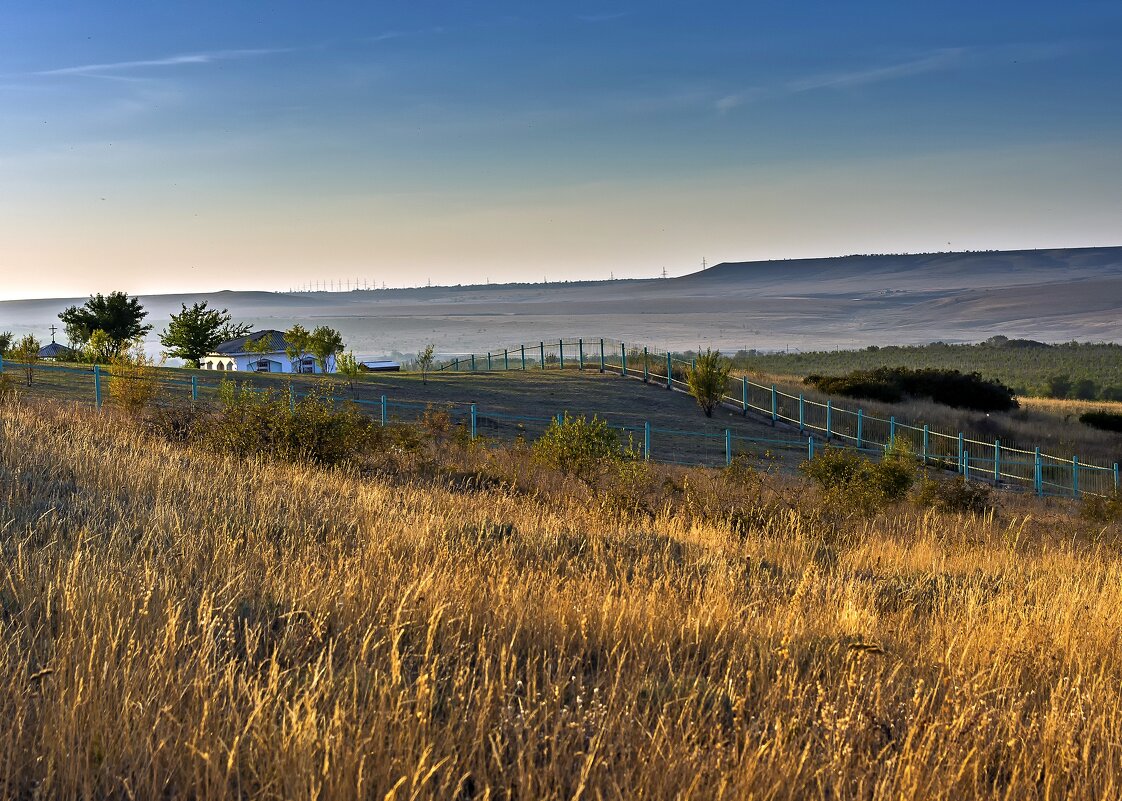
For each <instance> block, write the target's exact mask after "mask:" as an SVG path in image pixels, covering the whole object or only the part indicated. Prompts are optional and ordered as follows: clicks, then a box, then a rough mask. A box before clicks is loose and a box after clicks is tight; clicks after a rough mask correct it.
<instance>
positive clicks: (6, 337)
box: [0, 331, 12, 356]
mask: <svg viewBox="0 0 1122 801" xmlns="http://www.w3.org/2000/svg"><path fill="white" fill-rule="evenodd" d="M11 347H12V332H11V331H0V356H7V355H8V351H9V350H10V349H11Z"/></svg>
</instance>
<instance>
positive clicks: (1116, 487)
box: [1114, 462, 1119, 492]
mask: <svg viewBox="0 0 1122 801" xmlns="http://www.w3.org/2000/svg"><path fill="white" fill-rule="evenodd" d="M1118 490H1119V486H1118V462H1115V463H1114V491H1115V492H1118Z"/></svg>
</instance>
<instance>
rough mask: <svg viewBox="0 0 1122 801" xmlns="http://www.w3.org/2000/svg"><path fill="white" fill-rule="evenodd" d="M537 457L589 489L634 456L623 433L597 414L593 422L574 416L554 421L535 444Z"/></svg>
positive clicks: (534, 452) (539, 460)
mask: <svg viewBox="0 0 1122 801" xmlns="http://www.w3.org/2000/svg"><path fill="white" fill-rule="evenodd" d="M533 454H534V458H535V459H536V460H537V461H538V462H540V463H542V464H544V465H547V466H549V467H552V468H554V469H555V470H559V471H560V472H561V473H563V474H564V475H567V476H573V477H575V478H577V479H579V480H580V481H583V482H584V483H585V484H587V485H588V486H590V487H591V486H594V485H595V484H596V483H597V482H598V481H599V480H600V478H601V477H602V476H603V475H605V474H606V473H607V472H608V471H609V470H610V469H611V468H612V466H613V465H615V464H618V463H619V462H622V461H624V460H625V459H628V458H632V457H634V453H632V452H631V451H630V450H629V449H628V448H626V447H625V446H624V444H623V443H622V442H621V441H620V438H619V434H618V433H617V432H616V431H615V430H614V429H612V428H611V427H610V426H609V425H608V421H607V420H602V419H600V418H599V417H596V416H595V415H594V416H593V417H592V419H591V420H589V419H587V418H585V417H584V416H583V415H582V416H580V417H570V416H569V415H568V414H567V413H566V414H565V416H564V417H562V418H561V420H560V422H559V421H557V420H553V421H552V422H550V424H549V427H548V428H547V429H546V430H545V433H543V434H542V435H541V437H540V438H539V439H538V440H537V441H536V442H534V445H533Z"/></svg>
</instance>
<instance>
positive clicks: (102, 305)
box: [58, 292, 152, 357]
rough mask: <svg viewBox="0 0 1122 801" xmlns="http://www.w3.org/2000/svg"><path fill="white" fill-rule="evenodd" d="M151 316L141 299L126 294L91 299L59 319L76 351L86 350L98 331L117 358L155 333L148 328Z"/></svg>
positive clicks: (92, 296)
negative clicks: (142, 304) (148, 319)
mask: <svg viewBox="0 0 1122 801" xmlns="http://www.w3.org/2000/svg"><path fill="white" fill-rule="evenodd" d="M147 316H148V312H146V311H145V310H144V307H143V306H141V305H140V299H139V298H133V297H129V296H128V294H126V293H124V292H110V293H109V294H108V295H102V294H100V293H99V294H97V295H91V296H90V299H89V300H87V301H86V302H85V303H84V304H83V305H81V306H71V307H70V308H68V309H66V310H65V311H63V312H62V313H61V314H59V316H58V318H59V319H60V320H62V322H63V325H64V326H65V327H66V335H67V337H68V338H69V339H70V342H71V344H72V345H74V346H76V348H85V346H86V345H87V344H88V343H89V341H90V337H91V336H93V333H94V331H103V332H104V333H105V335H106V336H107V337H108V343H109V348H110V350H111V352H110V354H109V355H110V357H113V356H116V355H117V354H118V353H120V352H121V351H122V350H123V349H125V348H126V347H127V346H128V344H129V343H130V342H132V341H134V340H137V339H141V338H142V337H144V335H145V334H147V333H148V332H149V331H151V330H152V326H150V325H145V324H144V318H145V317H147Z"/></svg>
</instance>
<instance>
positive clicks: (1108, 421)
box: [1079, 412, 1122, 432]
mask: <svg viewBox="0 0 1122 801" xmlns="http://www.w3.org/2000/svg"><path fill="white" fill-rule="evenodd" d="M1079 422H1081V423H1083V424H1084V425H1088V426H1091V428H1097V429H1099V430H1100V431H1119V432H1122V414H1117V413H1116V412H1084V413H1083V414H1081V415H1079Z"/></svg>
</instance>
